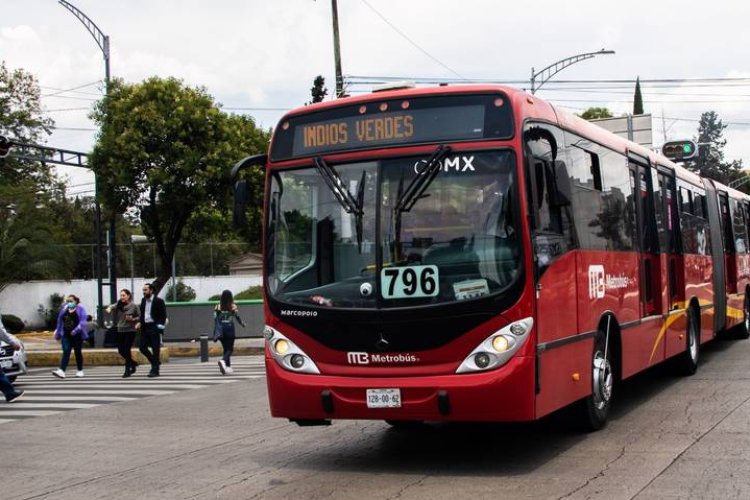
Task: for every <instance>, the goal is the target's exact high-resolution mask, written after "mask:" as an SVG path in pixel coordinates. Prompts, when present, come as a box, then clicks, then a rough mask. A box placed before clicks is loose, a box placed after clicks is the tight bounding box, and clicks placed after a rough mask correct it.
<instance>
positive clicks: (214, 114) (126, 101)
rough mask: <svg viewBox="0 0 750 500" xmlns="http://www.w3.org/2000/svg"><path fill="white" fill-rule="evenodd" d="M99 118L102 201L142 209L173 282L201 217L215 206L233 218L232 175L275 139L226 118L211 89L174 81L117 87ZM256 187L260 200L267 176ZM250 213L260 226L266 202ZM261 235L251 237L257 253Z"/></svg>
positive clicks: (242, 120) (163, 270)
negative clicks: (188, 235)
mask: <svg viewBox="0 0 750 500" xmlns="http://www.w3.org/2000/svg"><path fill="white" fill-rule="evenodd" d="M92 117H93V119H94V120H96V122H97V123H98V124H99V126H100V127H101V132H100V134H99V137H98V139H97V143H96V146H95V147H94V151H93V154H92V156H91V158H90V161H91V164H92V166H93V168H94V170H95V171H96V174H97V176H98V178H99V179H100V188H101V189H100V192H101V193H102V198H103V201H104V203H105V205H106V206H107V207H108V208H109V209H110V210H113V211H115V212H116V213H123V212H124V211H125V209H126V208H127V207H132V206H136V207H139V208H140V221H141V226H142V229H143V232H144V233H145V234H146V235H147V236H149V238H150V239H152V240H153V241H154V243H155V244H156V248H157V254H158V257H159V269H158V272H157V279H158V281H159V282H160V283H166V282H167V281H168V279H169V278H170V277H171V263H172V257H173V256H174V253H175V249H176V247H177V244H178V243H179V242H180V240H181V238H182V236H183V233H184V231H185V229H186V227H187V226H188V224H189V223H190V221H191V219H192V217H193V216H194V214H196V213H199V212H200V211H203V210H205V209H207V207H212V206H213V207H218V210H219V211H221V212H223V213H226V214H227V217H228V213H229V212H228V207H229V206H230V199H231V192H230V187H231V180H230V178H229V172H230V170H229V169H230V167H231V166H232V165H233V164H234V163H236V162H237V160H238V159H240V158H243V157H245V156H247V155H249V154H253V153H258V152H261V151H263V150H265V149H266V147H267V143H268V139H269V134H268V133H267V132H264V131H262V130H259V129H258V128H257V127H256V126H255V122H254V121H253V120H252V119H251V118H248V117H246V116H239V115H228V114H226V113H223V112H222V111H221V109H220V107H219V105H218V104H216V103H215V102H214V100H213V98H212V97H211V96H209V95H208V94H207V93H206V90H205V89H203V88H194V87H187V86H185V85H184V84H183V83H182V82H181V81H179V80H177V79H174V78H168V79H162V78H156V77H154V78H150V79H148V80H146V81H144V82H142V83H139V84H126V83H124V82H122V81H121V80H115V81H114V82H112V83H111V86H110V91H109V95H108V96H107V97H106V98H105V99H104V100H102V101H100V102H99V103H98V104H97V106H96V109H95V111H94V113H93V114H92ZM252 181H253V182H254V183H255V184H256V185H253V184H252V183H251V189H252V190H253V191H255V192H257V193H261V192H262V176H261V177H259V178H253V179H252ZM251 212H252V213H251V217H255V219H256V222H257V221H259V220H260V199H259V203H258V206H257V207H253V208H252V209H251ZM257 225H258V226H259V223H258V224H257ZM191 230H193V231H197V230H198V228H196V227H194V226H192V227H191ZM259 234H260V233H259V229H257V230H256V231H255V233H251V234H250V235H249V236H251V237H253V238H254V243H255V244H256V245H258V246H259V241H260V237H259Z"/></svg>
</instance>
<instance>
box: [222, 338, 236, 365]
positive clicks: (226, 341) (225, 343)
mask: <svg viewBox="0 0 750 500" xmlns="http://www.w3.org/2000/svg"><path fill="white" fill-rule="evenodd" d="M234 339H235V336H234V335H233V334H232V335H227V334H226V333H225V334H224V335H222V336H221V339H220V340H221V347H222V348H224V354H223V355H222V356H221V359H223V360H224V363H226V365H227V366H232V361H231V359H230V358H231V357H232V351H234Z"/></svg>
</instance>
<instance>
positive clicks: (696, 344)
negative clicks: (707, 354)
mask: <svg viewBox="0 0 750 500" xmlns="http://www.w3.org/2000/svg"><path fill="white" fill-rule="evenodd" d="M700 337H701V335H700V322H699V320H698V315H697V314H696V312H695V308H694V307H689V308H688V310H687V329H686V333H685V351H684V352H683V353H682V354H680V355H679V356H678V357H677V373H679V374H680V375H682V376H684V377H689V376H690V375H693V374H695V372H696V371H698V359H699V358H700V350H701V338H700Z"/></svg>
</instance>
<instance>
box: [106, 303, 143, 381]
mask: <svg viewBox="0 0 750 500" xmlns="http://www.w3.org/2000/svg"><path fill="white" fill-rule="evenodd" d="M107 312H108V313H110V314H112V321H113V322H115V323H116V325H117V352H119V353H120V356H122V358H123V359H124V360H125V373H123V374H122V378H128V377H129V376H131V375H132V374H134V373H135V369H136V368H137V367H138V363H136V362H135V361H134V360H133V353H132V349H133V342H134V341H135V330H136V328H135V325H136V324H137V323H138V318H140V316H141V309H140V308H139V307H138V305H137V304H136V303H135V302H134V301H133V293H132V292H131V291H130V290H128V289H127V288H123V289H122V290H120V300H118V301H117V303H115V304H112V305H109V306H107Z"/></svg>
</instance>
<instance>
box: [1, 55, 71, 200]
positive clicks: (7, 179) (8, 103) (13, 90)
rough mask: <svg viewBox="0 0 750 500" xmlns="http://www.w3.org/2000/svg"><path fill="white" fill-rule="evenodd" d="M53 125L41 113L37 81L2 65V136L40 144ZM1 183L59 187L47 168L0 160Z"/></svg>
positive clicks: (10, 159)
mask: <svg viewBox="0 0 750 500" xmlns="http://www.w3.org/2000/svg"><path fill="white" fill-rule="evenodd" d="M53 125H54V122H53V121H52V120H51V119H50V118H48V117H45V116H44V115H43V113H42V104H41V90H40V89H39V84H38V83H37V81H36V78H34V76H33V75H32V74H30V73H27V72H25V71H24V70H22V69H16V70H13V71H10V70H9V69H8V68H7V66H6V65H5V62H4V61H2V62H0V135H4V136H6V137H8V138H11V139H17V140H20V141H22V142H30V143H40V142H43V138H44V137H46V136H47V135H49V134H50V131H51V130H52V127H53ZM0 166H2V168H0V183H2V184H18V183H21V182H26V181H29V180H31V181H33V182H34V183H35V184H36V186H37V189H39V190H49V189H55V188H57V187H59V183H57V182H55V180H56V179H55V176H54V171H53V170H52V169H51V167H50V166H49V165H47V164H42V163H39V162H27V161H19V160H15V159H12V158H5V159H0Z"/></svg>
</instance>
